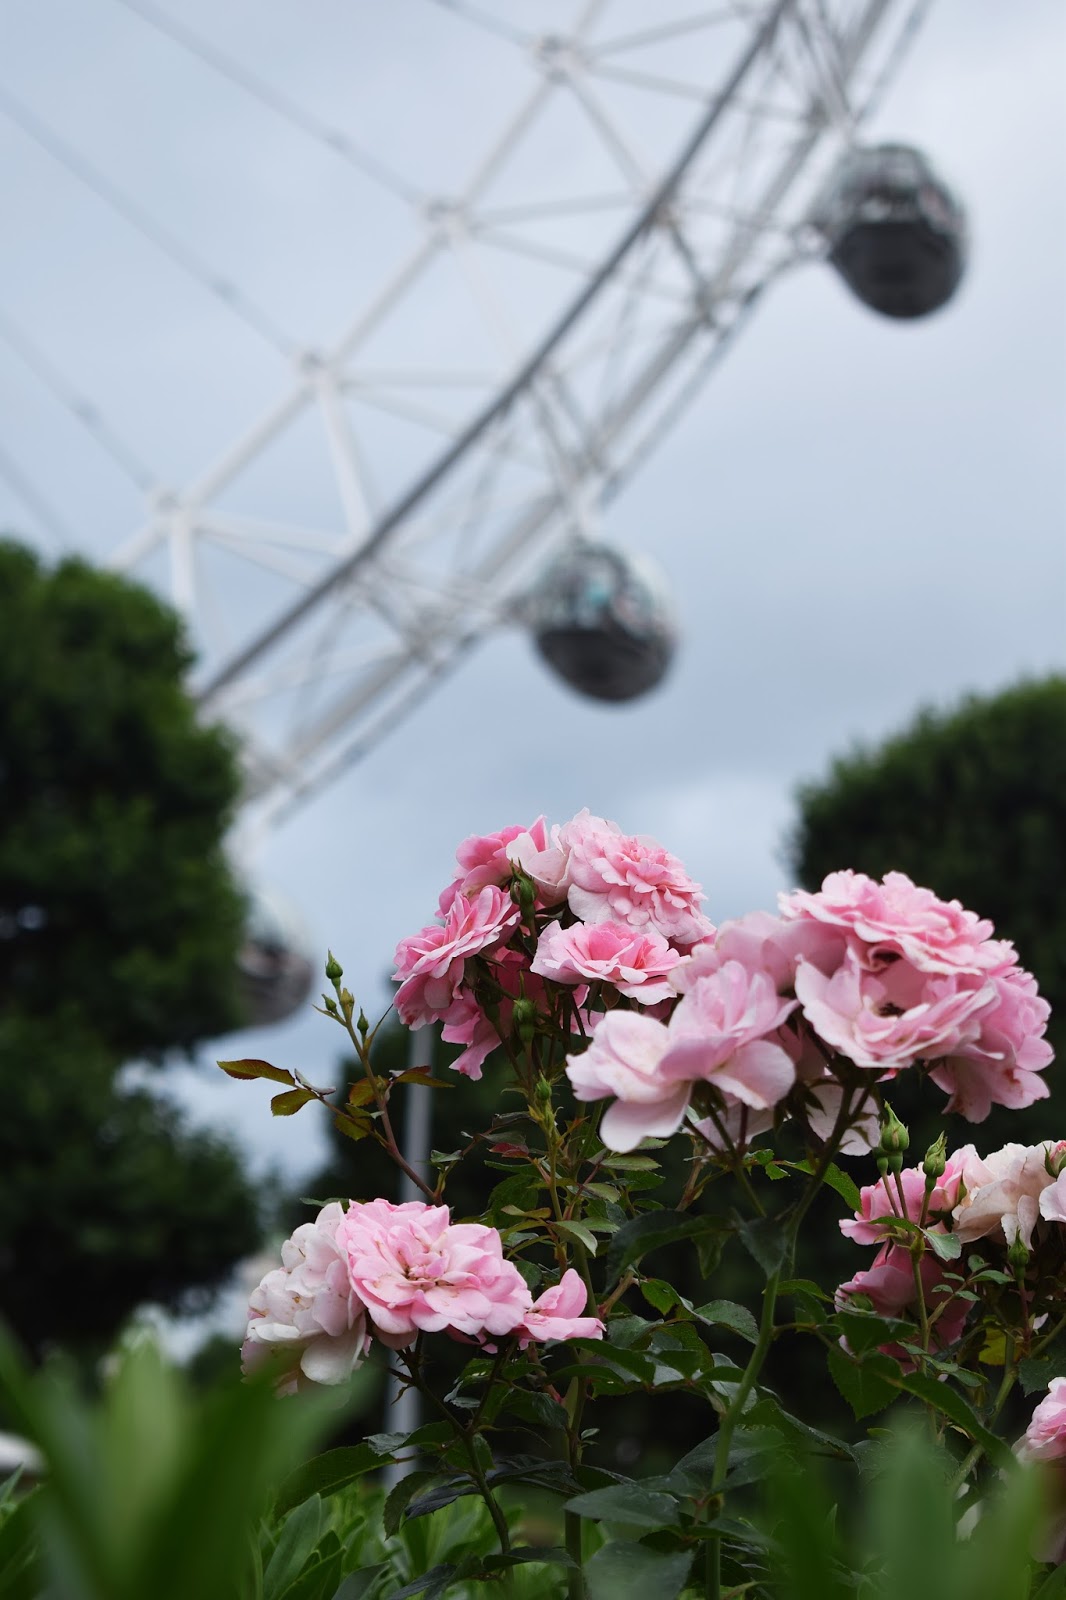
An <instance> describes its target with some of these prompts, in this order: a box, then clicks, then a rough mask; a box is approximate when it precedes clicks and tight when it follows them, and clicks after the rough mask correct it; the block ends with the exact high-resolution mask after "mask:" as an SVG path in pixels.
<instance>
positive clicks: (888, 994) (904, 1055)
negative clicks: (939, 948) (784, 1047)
mask: <svg viewBox="0 0 1066 1600" xmlns="http://www.w3.org/2000/svg"><path fill="white" fill-rule="evenodd" d="M796 995H797V997H798V999H799V1001H800V1003H801V1005H802V1006H803V1015H804V1016H805V1017H806V1018H807V1021H808V1022H809V1023H810V1025H811V1027H812V1028H813V1029H814V1031H815V1033H816V1034H817V1035H818V1037H819V1038H820V1039H822V1040H824V1042H825V1043H826V1044H827V1045H828V1046H829V1047H830V1048H831V1049H833V1050H839V1051H840V1052H841V1054H842V1055H845V1056H847V1057H848V1059H849V1060H850V1061H854V1062H855V1064H856V1066H859V1067H870V1068H873V1069H874V1070H876V1071H878V1072H880V1073H883V1074H886V1075H894V1074H895V1073H896V1072H898V1071H899V1070H900V1069H901V1068H903V1067H908V1066H911V1065H912V1064H913V1063H914V1062H915V1061H927V1060H930V1059H932V1058H936V1057H941V1056H950V1055H952V1054H953V1053H954V1052H956V1051H957V1050H958V1049H959V1048H960V1046H962V1045H964V1044H966V1043H968V1042H969V1041H970V1040H972V1039H973V1038H975V1037H976V1036H977V1034H978V1032H979V1030H980V1015H981V1012H982V1011H985V1010H987V1009H988V1007H989V1006H990V1005H991V1004H992V1003H994V1000H995V989H994V987H993V985H992V984H991V983H982V982H980V980H976V979H974V978H973V977H971V976H961V977H960V976H958V975H954V976H950V977H946V976H942V975H940V974H939V973H923V972H920V971H918V970H917V969H916V968H914V967H912V966H911V965H910V963H909V962H907V961H902V960H894V961H891V962H888V963H887V964H886V965H884V966H882V967H881V968H879V969H878V970H876V971H871V970H870V969H869V968H867V967H865V966H864V965H863V963H862V961H861V959H860V957H859V955H858V954H857V952H856V951H855V950H854V949H853V948H852V949H849V950H848V951H847V953H846V954H845V956H844V959H843V961H842V962H841V964H840V966H839V967H838V968H837V969H836V971H835V972H833V973H832V974H826V973H824V972H822V971H821V970H820V969H819V968H818V967H816V966H815V965H814V964H813V962H808V961H800V962H799V964H798V966H797V969H796Z"/></svg>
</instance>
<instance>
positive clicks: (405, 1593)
mask: <svg viewBox="0 0 1066 1600" xmlns="http://www.w3.org/2000/svg"><path fill="white" fill-rule="evenodd" d="M456 1576H457V1569H456V1566H455V1563H454V1562H452V1561H442V1562H440V1563H438V1565H437V1566H435V1567H430V1569H429V1571H428V1572H423V1573H422V1575H421V1577H418V1578H412V1579H411V1582H410V1583H405V1584H404V1586H403V1588H402V1589H393V1590H392V1592H391V1593H390V1594H389V1596H388V1600H410V1597H411V1596H413V1595H416V1594H420V1595H421V1596H422V1597H423V1600H440V1596H441V1595H442V1594H444V1593H445V1591H446V1590H447V1588H448V1585H449V1584H450V1583H451V1581H452V1579H453V1578H455V1577H456Z"/></svg>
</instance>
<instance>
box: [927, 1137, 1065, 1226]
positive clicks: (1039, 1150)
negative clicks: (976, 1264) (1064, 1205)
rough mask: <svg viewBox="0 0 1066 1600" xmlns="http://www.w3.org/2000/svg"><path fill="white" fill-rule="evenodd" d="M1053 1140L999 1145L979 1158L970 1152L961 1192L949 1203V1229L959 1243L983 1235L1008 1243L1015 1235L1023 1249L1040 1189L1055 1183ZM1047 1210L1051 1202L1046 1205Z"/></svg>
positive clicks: (1060, 1145) (1059, 1146) (1058, 1147)
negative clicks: (959, 1197) (956, 1201)
mask: <svg viewBox="0 0 1066 1600" xmlns="http://www.w3.org/2000/svg"><path fill="white" fill-rule="evenodd" d="M1064 1150H1066V1142H1062V1141H1060V1143H1058V1144H1057V1145H1048V1144H1038V1145H1024V1144H1005V1145H1004V1146H1003V1148H1002V1150H994V1151H993V1152H992V1154H991V1155H989V1156H985V1157H984V1159H983V1160H982V1159H981V1158H980V1157H979V1156H977V1155H974V1156H972V1157H971V1159H970V1160H969V1161H968V1162H967V1164H966V1166H965V1168H964V1173H963V1175H964V1179H965V1183H966V1193H965V1195H964V1196H963V1198H962V1200H961V1202H960V1203H959V1204H958V1205H957V1206H956V1207H955V1211H954V1217H955V1229H954V1231H955V1232H956V1233H957V1234H958V1236H959V1238H960V1239H961V1240H962V1241H963V1243H964V1244H970V1243H971V1242H972V1241H973V1240H974V1239H985V1238H988V1237H992V1238H996V1239H1002V1240H1003V1241H1004V1243H1006V1244H1007V1245H1008V1246H1009V1245H1012V1244H1013V1243H1014V1241H1015V1239H1021V1241H1022V1243H1023V1244H1024V1245H1025V1247H1026V1249H1027V1250H1028V1249H1030V1248H1031V1246H1032V1242H1033V1229H1034V1228H1035V1227H1036V1223H1037V1219H1038V1218H1039V1217H1040V1215H1041V1213H1042V1210H1043V1206H1042V1201H1043V1196H1044V1192H1045V1191H1046V1190H1048V1189H1050V1188H1051V1187H1052V1186H1053V1184H1054V1183H1055V1177H1054V1175H1053V1173H1052V1172H1050V1171H1049V1170H1048V1164H1049V1157H1051V1158H1054V1157H1056V1156H1061V1154H1062V1152H1063V1151H1064ZM1052 1209H1053V1207H1052Z"/></svg>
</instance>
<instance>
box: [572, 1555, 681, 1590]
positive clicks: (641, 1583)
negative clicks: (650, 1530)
mask: <svg viewBox="0 0 1066 1600" xmlns="http://www.w3.org/2000/svg"><path fill="white" fill-rule="evenodd" d="M691 1565H692V1556H691V1554H690V1553H689V1551H687V1550H680V1551H671V1552H669V1553H666V1552H663V1551H660V1550H649V1549H648V1548H647V1546H646V1545H642V1544H628V1543H626V1544H605V1545H604V1547H603V1549H602V1550H597V1552H596V1554H595V1555H594V1556H593V1557H592V1560H591V1561H589V1562H588V1563H587V1565H586V1567H585V1577H586V1580H587V1583H588V1592H589V1600H648V1597H649V1596H654V1600H677V1597H678V1595H679V1594H680V1593H681V1590H682V1589H683V1588H684V1585H685V1580H686V1578H687V1577H688V1572H689V1567H690V1566H691Z"/></svg>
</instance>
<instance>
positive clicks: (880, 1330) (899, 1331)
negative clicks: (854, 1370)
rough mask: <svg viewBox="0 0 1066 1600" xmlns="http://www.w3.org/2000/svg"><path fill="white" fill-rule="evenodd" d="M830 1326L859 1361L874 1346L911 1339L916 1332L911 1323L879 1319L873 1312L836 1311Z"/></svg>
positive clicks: (897, 1319)
mask: <svg viewBox="0 0 1066 1600" xmlns="http://www.w3.org/2000/svg"><path fill="white" fill-rule="evenodd" d="M831 1326H832V1327H834V1328H839V1330H840V1332H841V1333H842V1334H843V1335H844V1337H845V1339H846V1340H847V1341H848V1349H849V1350H850V1351H851V1353H852V1355H853V1356H856V1357H857V1358H859V1359H861V1358H862V1357H863V1356H864V1355H865V1354H866V1352H867V1351H868V1350H872V1349H874V1347H875V1346H876V1345H879V1344H894V1343H896V1342H897V1341H900V1340H907V1339H913V1338H914V1335H915V1333H916V1331H917V1330H916V1329H915V1326H914V1323H913V1322H904V1321H902V1320H901V1319H900V1318H898V1317H879V1316H878V1315H877V1313H876V1312H873V1311H851V1310H843V1311H838V1312H837V1313H836V1314H835V1316H834V1317H833V1321H832V1324H831Z"/></svg>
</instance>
